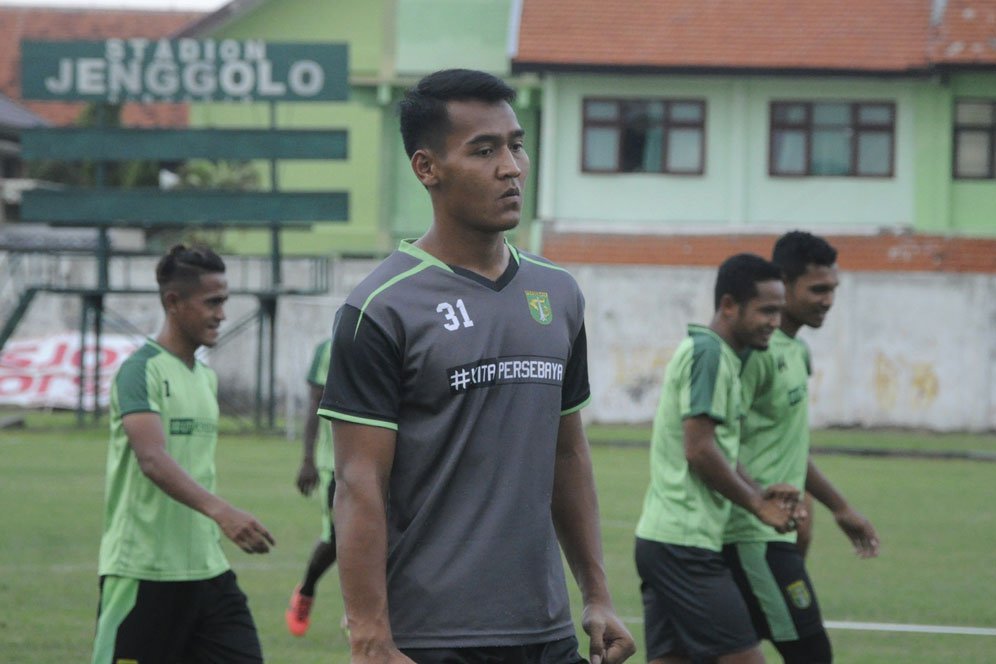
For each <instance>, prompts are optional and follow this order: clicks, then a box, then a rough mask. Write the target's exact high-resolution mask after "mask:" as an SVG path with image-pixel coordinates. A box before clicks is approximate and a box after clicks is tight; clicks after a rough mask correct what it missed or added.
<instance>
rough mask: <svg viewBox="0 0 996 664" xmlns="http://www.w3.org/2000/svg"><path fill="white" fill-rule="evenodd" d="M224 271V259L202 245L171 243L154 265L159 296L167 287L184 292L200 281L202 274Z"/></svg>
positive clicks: (162, 294) (164, 292) (161, 295)
mask: <svg viewBox="0 0 996 664" xmlns="http://www.w3.org/2000/svg"><path fill="white" fill-rule="evenodd" d="M224 272H225V261H223V260H221V256H219V255H218V254H216V253H214V252H213V251H211V249H209V248H208V247H205V246H203V245H191V246H187V245H185V244H177V245H173V246H172V247H171V248H170V250H169V251H168V252H166V255H165V256H163V257H162V258H160V259H159V263H158V265H156V283H158V284H159V297H160V298H162V297H163V296H164V295H165V294H166V291H167V290H169V289H176V290H179V291H180V292H181V293H184V294H186V293H187V292H189V291H190V289H191V288H192V286H193V285H194V284H195V283H197V282H199V281H200V278H201V275H202V274H216V273H222V274H224Z"/></svg>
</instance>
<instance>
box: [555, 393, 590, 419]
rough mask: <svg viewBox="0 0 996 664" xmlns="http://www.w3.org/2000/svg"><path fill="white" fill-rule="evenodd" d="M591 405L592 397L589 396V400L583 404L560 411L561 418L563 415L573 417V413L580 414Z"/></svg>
mask: <svg viewBox="0 0 996 664" xmlns="http://www.w3.org/2000/svg"><path fill="white" fill-rule="evenodd" d="M590 403H591V395H588V398H587V399H585V400H584V401H582V402H581V403H579V404H578V405H576V406H571V407H570V408H568V409H567V410H562V411H560V414H561V416H563V415H571V414H572V413H576V412H578V411H579V410H581V409H582V408H584V407H585V406H587V405H588V404H590Z"/></svg>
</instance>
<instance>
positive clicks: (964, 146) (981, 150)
mask: <svg viewBox="0 0 996 664" xmlns="http://www.w3.org/2000/svg"><path fill="white" fill-rule="evenodd" d="M955 149H956V150H957V152H955V155H956V158H957V161H956V162H955V176H956V177H961V178H978V177H988V176H989V158H990V155H989V133H988V132H985V131H959V132H957V134H956V137H955Z"/></svg>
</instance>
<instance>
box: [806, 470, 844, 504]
mask: <svg viewBox="0 0 996 664" xmlns="http://www.w3.org/2000/svg"><path fill="white" fill-rule="evenodd" d="M806 491H808V492H809V493H811V494H813V497H814V498H816V500H818V501H820V502H821V503H823V504H824V505H825V506H826V507H827V509H829V510H830V511H831V512H834V513H836V512H839V511H841V510H844V509H847V499H846V498H844V495H843V494H842V493H841V492H840V491H838V490H837V488H836V487H835V486H834V485H833V483H832V482H831V481H830V480H829V479H827V477H826V475H824V474H823V473H822V472H820V469H819V468H817V467H816V464H814V463H813V460H812V459H811V458H810V459H809V465H808V466H807V468H806Z"/></svg>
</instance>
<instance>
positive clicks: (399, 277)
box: [353, 251, 453, 339]
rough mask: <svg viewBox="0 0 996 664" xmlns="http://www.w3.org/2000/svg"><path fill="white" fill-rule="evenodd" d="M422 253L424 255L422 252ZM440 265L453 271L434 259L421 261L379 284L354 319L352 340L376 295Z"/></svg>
mask: <svg viewBox="0 0 996 664" xmlns="http://www.w3.org/2000/svg"><path fill="white" fill-rule="evenodd" d="M422 253H423V254H425V252H424V251H423V252H422ZM425 255H426V256H428V255H429V254H425ZM440 265H442V266H443V267H444V268H446V270H447V271H449V272H452V271H453V270H450V268H449V267H448V266H446V265H445V264H444V263H440V262H439V261H438V260H436V259H434V258H433V259H432V262H430V261H423V262H421V263H419V264H418V265H416V266H415V267H413V268H411V269H410V270H405V271H404V272H402V273H401V274H399V275H397V276H395V277H392V278H391V279H388V280H387V281H385V282H384V283H383V284H381V285H380V286H379V287H378V288H377V289H376V290H375V291H374V292H372V293H370V295H369V296H368V297H367V299H366V301H365V302H364V303H363V306H362V307H360V315H359V317H357V319H356V329H354V330H353V338H354V339H355V338H356V335H357V334H359V332H360V323H362V322H363V313H364V312H365V311H366V310H367V307H368V306H370V303H371V302H373V299H374V298H375V297H377V296H378V295H380V294H381V293H383V292H384V291H386V290H387V289H388V288H390V287H391V286H393V285H394V284H396V283H398V282H400V281H404V280H405V279H407V278H408V277H412V276H414V275H416V274H418V273H419V272H421V271H422V270H424V269H426V268H429V267H439V266H440Z"/></svg>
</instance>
